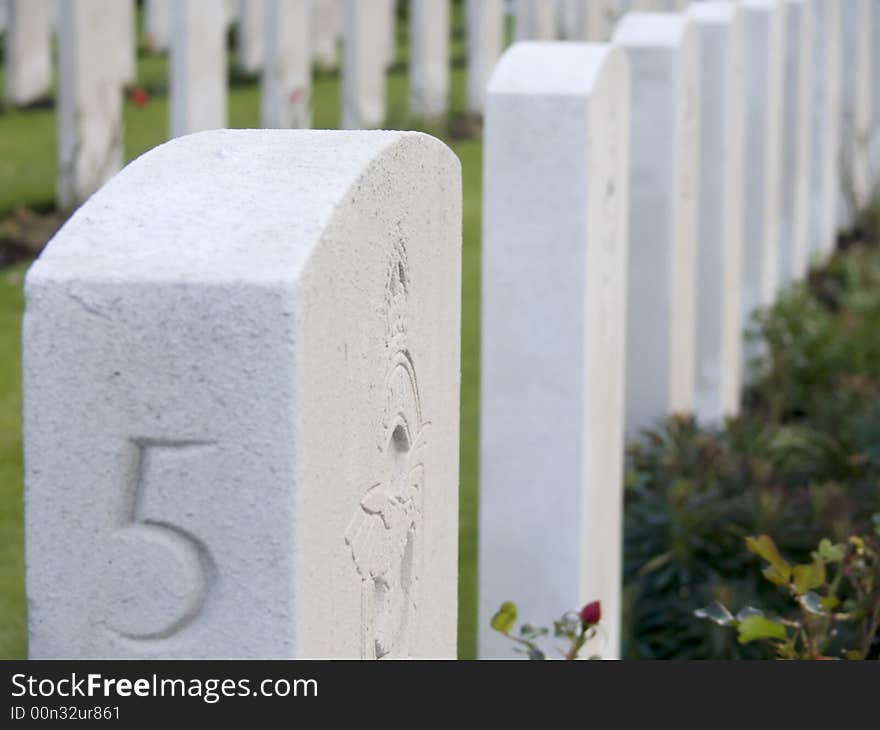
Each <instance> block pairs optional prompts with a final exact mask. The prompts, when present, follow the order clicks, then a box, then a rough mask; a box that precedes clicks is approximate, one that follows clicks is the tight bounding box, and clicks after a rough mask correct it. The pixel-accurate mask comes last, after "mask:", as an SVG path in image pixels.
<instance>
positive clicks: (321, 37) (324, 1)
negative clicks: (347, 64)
mask: <svg viewBox="0 0 880 730" xmlns="http://www.w3.org/2000/svg"><path fill="white" fill-rule="evenodd" d="M311 1H312V21H313V23H314V31H313V34H312V50H313V51H314V61H315V64H316V65H317V66H318V68H320V69H323V70H325V71H333V70H335V69H336V68H337V67H338V66H339V40H340V35H341V28H342V25H341V24H342V0H311Z"/></svg>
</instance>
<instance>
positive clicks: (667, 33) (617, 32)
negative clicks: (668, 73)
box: [611, 13, 693, 48]
mask: <svg viewBox="0 0 880 730" xmlns="http://www.w3.org/2000/svg"><path fill="white" fill-rule="evenodd" d="M691 25H693V21H692V20H691V19H690V17H688V15H686V14H684V13H627V14H626V15H624V16H623V17H622V18H621V19H620V22H618V24H617V27H616V28H615V29H614V35H613V36H612V39H611V41H612V43H617V44H620V45H622V46H627V47H630V48H633V47H645V48H656V47H667V46H668V47H673V46H678V45H680V44H681V42H682V39H683V37H684V35H685V33H686V32H687V29H688V27H690V26H691Z"/></svg>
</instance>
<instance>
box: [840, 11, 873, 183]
mask: <svg viewBox="0 0 880 730" xmlns="http://www.w3.org/2000/svg"><path fill="white" fill-rule="evenodd" d="M835 1H836V0H835ZM871 102H872V104H871V106H872V113H871V149H870V155H871V158H870V159H871V185H872V188H873V191H872V192H875V193H876V191H877V186H878V184H880V3H876V2H875V3H872V4H871Z"/></svg>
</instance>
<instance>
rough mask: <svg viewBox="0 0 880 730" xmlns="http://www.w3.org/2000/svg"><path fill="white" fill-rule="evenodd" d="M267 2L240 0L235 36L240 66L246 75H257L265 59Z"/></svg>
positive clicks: (262, 0) (261, 0)
mask: <svg viewBox="0 0 880 730" xmlns="http://www.w3.org/2000/svg"><path fill="white" fill-rule="evenodd" d="M264 2H265V0H240V3H241V4H240V5H239V10H238V28H237V32H236V35H235V40H236V50H237V51H238V66H239V68H241V70H242V71H244V72H245V73H252V74H253V73H257V72H258V71H259V70H260V69H261V68H263V60H264V57H265V53H266V49H265V32H264V31H265V28H264V26H263V20H264V15H265V12H264V8H263V4H264Z"/></svg>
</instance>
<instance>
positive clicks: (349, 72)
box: [342, 0, 385, 129]
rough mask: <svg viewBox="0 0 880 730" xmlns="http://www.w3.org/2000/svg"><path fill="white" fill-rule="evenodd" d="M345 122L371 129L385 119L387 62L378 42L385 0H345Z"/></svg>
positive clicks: (345, 126)
mask: <svg viewBox="0 0 880 730" xmlns="http://www.w3.org/2000/svg"><path fill="white" fill-rule="evenodd" d="M343 2H344V6H343V22H342V29H343V33H344V41H343V57H342V126H343V127H344V128H345V129H370V128H373V127H379V126H381V125H382V123H383V122H384V121H385V63H384V60H383V56H382V54H381V52H380V47H379V46H378V45H377V39H380V38H381V34H382V17H383V16H382V13H381V12H380V11H381V9H382V3H383V2H384V0H343Z"/></svg>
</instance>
